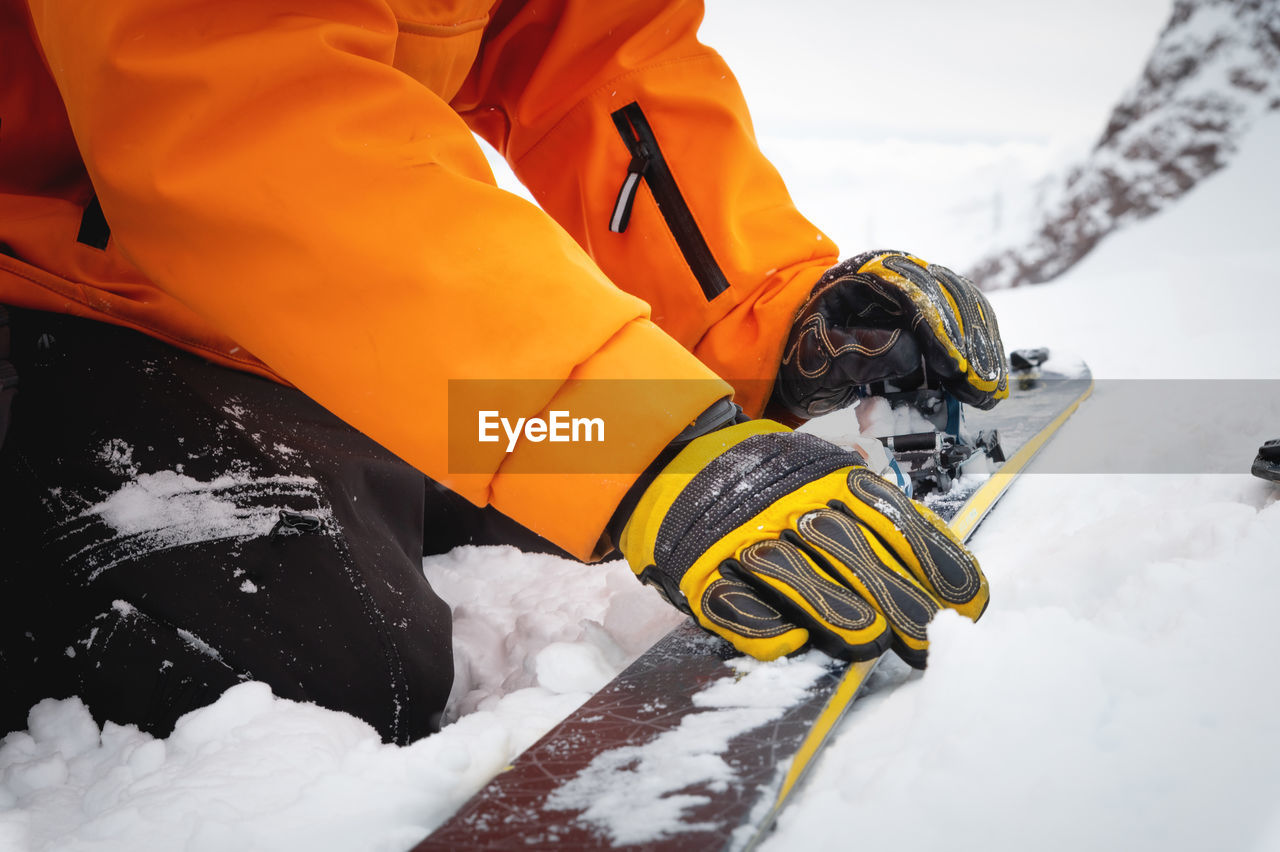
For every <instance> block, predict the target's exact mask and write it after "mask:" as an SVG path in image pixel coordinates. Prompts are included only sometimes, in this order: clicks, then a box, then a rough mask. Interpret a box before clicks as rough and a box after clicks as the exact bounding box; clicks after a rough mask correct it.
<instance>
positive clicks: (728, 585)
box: [697, 566, 809, 660]
mask: <svg viewBox="0 0 1280 852" xmlns="http://www.w3.org/2000/svg"><path fill="white" fill-rule="evenodd" d="M697 614H698V621H699V623H701V624H702V626H703V627H705V628H706V629H708V630H710V631H711V632H713V633H715V634H717V635H719V636H722V637H723V638H725V639H727V640H729V642H730V643H731V644H732V645H733V646H734V647H735V648H737V649H738V650H739V651H742V652H743V653H745V654H749V655H751V656H753V657H756V658H757V659H761V660H772V659H776V658H778V657H783V656H786V655H787V654H791V653H793V652H795V651H798V650H800V649H801V648H803V647H805V645H807V644H808V642H809V633H808V631H807V630H805V629H804V628H803V627H798V626H797V625H796V624H794V623H793V622H791V621H790V620H788V619H787V618H786V617H785V616H784V615H783V614H782V613H781V612H779V611H778V609H777V608H775V607H773V606H771V605H770V604H769V603H768V602H767V601H765V600H763V599H762V598H761V596H760V595H759V594H758V593H757V592H756V590H755V589H754V588H753V587H752V586H751V585H750V584H749V583H747V582H745V581H744V580H743V579H742V578H741V577H739V576H737V575H736V574H734V573H733V572H732V570H731V569H729V573H728V574H727V575H726V571H725V570H724V567H723V566H722V570H721V571H720V572H719V574H718V575H717V576H715V577H714V578H713V579H712V580H711V582H710V583H708V584H707V587H706V589H705V590H704V591H703V593H702V595H701V597H700V598H699V601H698V607H697Z"/></svg>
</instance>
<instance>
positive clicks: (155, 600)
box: [0, 310, 554, 743]
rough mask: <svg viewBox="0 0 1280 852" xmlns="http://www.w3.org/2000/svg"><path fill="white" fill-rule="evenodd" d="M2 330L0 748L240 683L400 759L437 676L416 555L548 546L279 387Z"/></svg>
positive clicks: (116, 341) (447, 652)
mask: <svg viewBox="0 0 1280 852" xmlns="http://www.w3.org/2000/svg"><path fill="white" fill-rule="evenodd" d="M10 323H11V324H10V332H11V348H12V353H11V356H10V359H9V360H10V361H12V363H13V365H14V366H15V367H16V369H17V373H18V376H19V385H18V388H17V394H16V396H15V397H14V400H13V408H12V412H11V413H12V417H11V422H10V425H9V432H8V435H7V437H6V438H5V440H4V443H3V446H2V447H0V602H3V603H2V604H0V695H3V700H2V701H0V732H2V731H8V730H13V729H20V728H24V727H25V726H26V714H27V711H28V709H29V708H30V706H31V705H32V704H33V703H34V702H36V701H38V700H40V699H42V698H45V697H66V696H70V695H79V696H81V698H83V699H84V701H85V703H86V704H87V705H88V706H89V708H90V710H91V711H92V712H93V713H94V715H95V717H96V718H97V719H98V720H99V721H100V722H101V721H103V720H111V721H115V722H119V723H124V724H128V723H132V724H137V725H138V726H140V727H141V728H142V729H143V730H147V731H150V732H153V733H155V734H157V735H164V734H166V733H168V731H170V730H171V729H172V727H173V725H174V723H175V722H176V720H177V719H178V717H179V716H181V715H182V714H184V713H186V712H188V711H190V710H192V709H195V708H197V707H200V706H203V705H206V704H208V703H210V702H212V701H214V700H215V699H216V698H217V697H218V696H219V695H220V694H221V693H222V691H223V690H225V689H226V688H227V687H229V686H232V685H234V684H236V683H238V682H241V681H244V680H260V681H264V682H266V683H267V684H269V685H270V686H271V688H272V689H273V690H274V691H275V693H276V694H277V695H280V696H282V697H285V698H291V699H295V700H299V701H313V702H316V703H318V704H320V705H322V706H325V707H329V708H332V709H335V710H342V711H346V712H349V713H351V714H353V715H356V716H358V717H360V718H362V719H364V720H366V721H367V722H369V723H370V724H371V725H373V726H374V727H375V728H376V729H377V730H378V731H379V733H380V734H381V735H382V737H383V738H384V739H385V740H388V741H393V742H400V743H404V742H409V741H412V740H414V739H417V738H419V737H422V736H424V735H426V734H428V733H431V732H432V731H434V730H436V729H437V728H438V726H439V724H440V717H441V714H442V711H443V709H444V706H445V702H446V700H447V698H448V695H449V689H450V685H451V682H452V677H453V661H452V649H451V644H450V640H451V617H450V611H449V608H448V606H447V605H446V604H445V603H444V602H443V601H441V600H440V599H439V598H438V597H437V596H436V595H435V594H434V593H433V592H432V590H431V587H430V586H429V585H428V583H427V580H426V578H425V577H424V576H423V573H422V556H423V554H424V550H425V552H426V553H429V554H430V553H441V552H444V551H446V550H448V549H450V548H451V547H453V546H455V545H458V544H464V543H469V542H471V543H507V544H515V545H517V546H520V547H523V548H525V549H529V550H543V551H551V552H553V551H554V546H553V545H551V544H550V543H549V542H546V541H545V540H543V539H541V538H539V537H538V536H536V535H535V534H533V533H532V532H529V531H528V530H526V529H524V528H523V527H520V526H519V525H518V524H516V523H515V522H513V521H511V520H510V519H508V518H506V517H504V516H502V515H500V514H498V513H497V512H494V511H493V510H489V509H486V510H481V509H478V508H476V507H475V506H473V505H472V504H470V503H468V502H467V501H466V500H464V499H462V498H461V497H458V496H457V495H455V494H453V493H452V492H450V491H449V490H448V489H446V488H444V487H443V486H441V485H439V484H437V483H435V482H433V481H431V480H430V479H428V478H426V477H425V476H423V475H422V474H421V473H419V472H417V471H416V470H415V469H413V468H411V467H410V466H409V465H408V464H406V463H404V462H403V461H401V460H400V459H398V458H397V457H395V456H394V455H392V454H391V453H389V452H388V451H386V450H385V449H383V448H382V447H381V446H379V445H378V444H376V443H374V442H373V441H372V440H370V439H369V438H367V437H365V436H364V435H362V434H361V433H359V432H357V431H355V430H354V429H352V428H351V427H349V426H347V425H346V424H345V423H343V422H342V421H341V420H339V419H338V418H337V417H335V416H333V415H332V414H330V413H329V412H328V411H326V410H325V409H323V408H321V407H320V406H319V405H317V404H316V403H315V402H313V401H312V400H310V399H309V398H307V397H306V396H305V395H304V394H302V393H301V392H299V391H297V390H295V389H292V388H288V387H284V386H281V385H278V384H276V383H274V382H271V381H268V380H265V379H261V378H258V377H256V376H252V375H248V374H245V373H241V372H237V371H234V370H229V369H226V368H224V367H220V366H217V365H214V364H211V363H209V362H206V361H204V360H202V359H200V358H198V357H196V356H193V355H190V354H188V353H185V352H182V351H180V350H178V349H175V348H173V347H170V346H168V345H166V344H164V343H162V342H159V341H156V340H154V339H152V338H149V337H147V336H145V335H142V334H140V333H137V332H134V331H131V330H128V329H124V328H117V327H114V326H109V325H105V324H102V323H99V322H95V321H91V320H84V319H78V318H74V317H69V316H63V315H58V314H49V313H41V312H33V311H19V310H12V311H10ZM334 357H337V358H340V357H341V353H340V352H335V354H334ZM424 542H425V548H424Z"/></svg>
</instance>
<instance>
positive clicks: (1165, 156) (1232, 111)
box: [969, 0, 1280, 288]
mask: <svg viewBox="0 0 1280 852" xmlns="http://www.w3.org/2000/svg"><path fill="white" fill-rule="evenodd" d="M1278 109H1280V3H1277V2H1276V0H1178V2H1177V3H1176V4H1175V5H1174V9H1173V15H1172V17H1171V18H1170V20H1169V23H1168V25H1167V26H1166V27H1165V29H1164V31H1163V33H1161V35H1160V39H1159V41H1158V42H1157V44H1156V47H1155V49H1154V51H1153V52H1152V54H1151V58H1150V60H1149V61H1148V63H1147V65H1146V68H1145V69H1144V70H1143V72H1142V75H1141V77H1140V78H1139V80H1138V82H1137V83H1136V84H1135V85H1134V86H1133V88H1132V89H1131V90H1130V91H1129V92H1128V94H1127V95H1126V96H1125V97H1124V98H1123V99H1122V100H1121V102H1120V103H1119V104H1118V105H1117V106H1116V108H1115V110H1114V111H1113V112H1112V114H1111V119H1110V121H1109V122H1108V124H1107V127H1106V129H1105V130H1104V131H1103V133H1102V136H1101V138H1100V139H1099V140H1098V142H1097V144H1096V145H1095V146H1094V148H1093V150H1092V151H1091V152H1090V154H1089V156H1088V157H1087V158H1086V159H1085V160H1084V161H1083V162H1081V163H1079V164H1077V165H1076V166H1074V167H1073V168H1071V169H1070V170H1068V171H1067V172H1066V174H1065V175H1063V176H1061V177H1058V178H1052V179H1049V180H1048V181H1047V182H1046V183H1045V184H1044V185H1042V186H1041V187H1040V196H1041V197H1040V198H1039V203H1038V208H1039V209H1038V210H1037V212H1036V214H1035V217H1034V218H1033V219H1032V220H1031V221H1032V222H1033V223H1034V227H1035V228H1036V230H1035V231H1034V233H1031V234H1028V235H1026V236H1025V237H1022V238H1020V241H1019V242H1017V243H1015V244H1014V245H1013V246H1012V247H1011V248H1008V249H1005V250H1003V251H1000V252H997V253H995V254H994V255H993V256H990V257H988V258H986V259H984V260H982V261H980V262H978V263H976V264H974V265H973V266H972V267H971V268H970V271H969V275H970V277H972V278H973V279H974V280H975V281H979V282H982V284H983V286H984V287H987V288H998V287H1008V286H1016V285H1019V284H1036V283H1040V282H1043V281H1048V280H1050V279H1052V278H1053V277H1055V276H1057V275H1059V274H1061V273H1062V272H1063V271H1064V270H1066V269H1068V268H1070V267H1071V266H1072V265H1073V264H1074V263H1076V262H1078V261H1079V260H1080V259H1081V258H1083V257H1084V256H1086V255H1087V254H1088V253H1089V252H1090V251H1092V250H1093V248H1094V247H1095V246H1097V245H1098V243H1099V242H1100V241H1101V240H1102V239H1103V238H1104V237H1106V236H1107V235H1108V234H1110V233H1112V232H1114V231H1115V230H1117V229H1119V228H1122V227H1125V226H1126V225H1127V224H1128V223H1130V222H1134V221H1137V220H1140V219H1143V218H1145V217H1147V216H1150V215H1151V214H1153V213H1155V212H1157V211H1159V210H1162V209H1164V208H1166V207H1168V206H1169V205H1171V204H1172V203H1173V202H1175V201H1176V200H1177V199H1179V198H1180V197H1181V196H1182V195H1183V194H1184V193H1186V192H1187V191H1189V190H1190V189H1191V188H1192V187H1194V186H1195V185H1196V184H1197V183H1199V182H1200V181H1201V180H1203V179H1204V178H1205V177H1207V176H1209V175H1211V174H1213V173H1215V172H1217V171H1218V170H1219V169H1221V168H1223V167H1224V166H1226V165H1227V164H1228V163H1229V162H1230V161H1231V159H1232V158H1233V157H1234V156H1235V154H1236V152H1237V150H1238V149H1239V146H1240V143H1241V140H1242V139H1243V138H1244V137H1246V136H1247V135H1248V133H1249V130H1250V128H1251V127H1252V126H1253V125H1254V123H1255V121H1257V119H1258V117H1259V116H1260V115H1263V114H1265V113H1267V112H1273V111H1275V110H1278Z"/></svg>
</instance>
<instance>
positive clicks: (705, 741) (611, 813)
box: [415, 366, 1093, 852]
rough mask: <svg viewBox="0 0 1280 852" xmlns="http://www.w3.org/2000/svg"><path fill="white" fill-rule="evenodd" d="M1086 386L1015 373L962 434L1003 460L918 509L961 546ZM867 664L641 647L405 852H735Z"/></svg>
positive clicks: (706, 648)
mask: <svg viewBox="0 0 1280 852" xmlns="http://www.w3.org/2000/svg"><path fill="white" fill-rule="evenodd" d="M1092 387H1093V381H1092V378H1091V376H1090V374H1089V372H1088V370H1087V369H1086V368H1084V367H1083V366H1082V367H1081V368H1080V370H1079V372H1076V371H1072V374H1071V375H1064V374H1061V373H1054V372H1048V371H1045V372H1031V373H1025V374H1023V375H1022V376H1021V377H1019V376H1017V375H1015V377H1014V381H1013V387H1012V388H1011V393H1010V398H1009V399H1008V400H1006V401H1004V402H1003V403H1001V404H1000V405H998V406H996V408H994V409H993V410H991V411H989V412H983V411H972V412H969V413H968V414H967V417H968V419H969V425H970V426H972V427H974V428H977V429H982V430H990V429H998V430H999V436H1000V443H1001V445H1002V447H1003V449H1004V455H1005V458H1006V459H1007V460H1006V461H1004V462H1003V464H1001V465H1000V466H999V467H998V468H997V469H996V470H995V472H994V473H990V474H987V475H971V476H964V477H961V478H960V479H958V480H957V481H956V482H955V483H954V485H953V486H952V487H951V488H950V489H949V490H948V492H947V493H946V494H945V495H933V496H932V497H931V498H929V499H926V501H925V502H926V503H927V504H928V505H930V506H931V508H933V509H934V511H937V512H939V514H941V515H942V516H943V517H944V518H945V519H947V521H948V523H949V524H950V526H951V528H952V529H953V530H954V531H955V532H956V533H957V534H959V535H960V536H961V538H964V539H968V538H969V536H970V535H972V533H973V532H974V530H976V529H977V527H978V525H979V524H980V523H981V522H982V520H983V518H985V517H986V515H987V513H988V512H989V511H990V510H991V507H992V506H994V505H995V502H996V501H997V500H998V499H999V498H1000V497H1001V496H1002V495H1003V494H1004V493H1005V491H1006V490H1007V489H1008V488H1009V486H1010V484H1011V483H1012V482H1013V480H1014V479H1015V478H1016V477H1017V475H1018V474H1019V473H1021V472H1022V470H1023V469H1024V468H1025V467H1026V465H1027V463H1028V462H1029V461H1030V460H1031V458H1032V457H1033V456H1034V455H1035V454H1036V453H1037V452H1038V451H1039V450H1040V448H1041V447H1042V446H1043V445H1044V444H1045V442H1047V441H1048V440H1049V438H1050V437H1052V435H1053V434H1054V433H1055V432H1056V431H1057V430H1058V427H1059V426H1061V424H1062V423H1063V422H1064V421H1065V420H1066V419H1067V417H1069V416H1070V414H1071V413H1072V412H1073V411H1074V410H1075V408H1076V406H1077V405H1078V404H1079V403H1080V401H1081V400H1082V399H1084V398H1085V397H1086V396H1088V394H1089V392H1090V390H1091V389H1092ZM878 662H879V661H878V660H872V661H869V662H864V663H853V664H849V663H844V662H841V661H838V660H833V659H831V658H829V657H826V656H825V655H823V654H821V653H819V652H817V651H811V652H809V653H806V654H803V655H800V656H797V657H793V658H791V659H786V660H777V661H774V662H771V663H761V662H758V661H755V660H751V659H749V658H745V657H742V656H741V655H739V654H738V653H737V652H736V651H734V650H733V648H732V647H731V646H729V645H728V643H726V642H724V641H722V640H720V639H718V638H716V637H714V636H711V635H710V634H707V633H705V632H703V631H702V630H701V629H700V628H698V627H697V626H696V625H695V624H693V622H692V621H688V622H686V623H685V624H683V625H682V626H680V627H678V628H676V629H675V630H673V631H672V632H671V633H669V634H668V635H667V636H665V637H663V638H662V639H661V640H659V641H658V642H657V643H656V644H655V645H654V646H653V647H652V648H650V649H649V650H648V651H646V652H645V653H644V654H643V655H642V656H641V657H640V658H639V659H638V660H636V661H635V662H634V663H633V664H632V665H631V666H630V667H628V668H627V669H626V670H624V671H623V672H622V673H621V674H619V675H618V676H617V677H616V678H614V679H613V681H611V682H610V683H609V684H608V685H606V686H605V687H604V688H603V689H602V690H600V691H599V692H598V693H596V694H595V695H594V696H593V697H592V698H591V699H590V700H588V701H587V702H586V703H585V704H583V705H582V707H580V708H579V709H578V710H577V711H575V712H574V713H573V714H572V715H571V716H570V717H569V718H567V719H565V720H564V721H563V722H561V723H560V724H559V725H557V726H556V727H555V728H553V729H552V730H551V731H550V732H549V733H548V734H547V735H546V736H544V737H543V738H542V739H541V740H539V741H538V742H537V743H535V744H534V745H533V746H531V747H530V748H529V749H528V750H527V751H525V752H524V753H523V754H521V755H520V756H519V757H518V758H517V759H516V760H515V761H514V762H513V763H512V765H511V766H510V767H508V768H507V769H506V770H504V771H503V772H501V773H499V775H498V776H497V777H496V778H494V779H493V780H492V781H491V782H490V783H489V784H488V785H486V786H485V787H484V788H483V789H481V790H480V792H479V793H477V794H476V795H475V796H474V797H472V798H471V799H470V800H469V801H467V802H466V803H465V804H464V805H463V806H462V807H461V808H460V809H459V810H458V812H457V813H456V814H454V816H453V817H452V818H450V819H449V821H447V822H446V823H445V824H444V825H442V826H440V827H439V828H438V829H437V830H436V831H435V832H434V833H432V834H431V835H430V836H429V837H427V838H426V839H425V840H424V841H422V843H420V844H419V845H418V846H417V847H415V852H429V850H497V849H514V848H526V849H539V848H550V847H555V848H557V849H600V848H609V847H612V848H626V849H646V850H700V849H707V850H711V849H717V850H718V849H730V850H737V849H745V848H748V847H751V846H754V845H755V844H756V843H757V842H758V841H759V840H760V839H762V838H763V837H764V835H765V833H766V832H767V831H768V829H769V827H770V826H771V825H772V823H773V820H774V818H775V817H776V815H777V813H778V812H779V811H780V810H781V808H782V807H783V805H784V804H785V803H786V801H787V800H788V797H789V796H790V795H791V794H792V792H793V791H794V790H795V788H796V786H797V785H798V783H799V782H800V780H801V779H802V777H803V775H804V773H805V772H806V771H807V770H808V769H809V768H810V767H811V766H812V764H813V759H814V757H815V756H816V755H817V754H818V752H819V751H820V750H821V748H822V746H823V744H824V743H825V741H826V739H827V736H828V735H829V734H830V733H831V731H832V730H833V729H834V727H835V726H836V723H837V722H838V721H839V720H840V718H841V717H842V716H843V714H844V712H845V710H847V709H848V707H849V706H850V705H851V704H852V703H853V701H854V699H856V698H857V696H858V693H859V691H860V690H861V689H862V686H863V684H865V683H866V680H867V678H868V676H869V675H870V674H871V672H872V671H873V670H874V669H875V667H876V664H877V663H878Z"/></svg>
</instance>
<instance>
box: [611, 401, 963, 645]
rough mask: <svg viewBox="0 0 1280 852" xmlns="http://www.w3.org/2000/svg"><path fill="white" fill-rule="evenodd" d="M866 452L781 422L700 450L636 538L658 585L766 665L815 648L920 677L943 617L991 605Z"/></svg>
mask: <svg viewBox="0 0 1280 852" xmlns="http://www.w3.org/2000/svg"><path fill="white" fill-rule="evenodd" d="M859 461H860V459H859V457H858V456H856V455H854V454H853V453H850V452H848V451H847V450H843V449H841V448H840V447H837V446H835V445H834V444H830V443H828V442H826V441H824V440H822V439H821V438H817V437H814V436H813V435H807V434H802V433H798V432H792V431H790V430H789V429H787V428H786V427H785V426H782V425H780V424H778V423H773V422H771V421H768V420H755V421H751V422H747V423H740V424H737V425H734V426H729V427H727V428H724V429H720V430H717V431H714V432H711V433H709V434H705V435H702V436H701V437H698V438H695V439H694V440H693V441H691V442H690V443H689V444H688V445H687V446H686V447H685V448H684V449H683V450H682V451H681V452H680V454H679V455H677V456H676V457H675V458H674V459H673V460H672V461H671V462H670V463H668V464H667V465H666V467H665V468H663V470H662V472H661V473H659V474H658V475H657V477H656V478H655V479H654V480H653V481H652V483H651V484H650V485H649V486H648V488H647V489H646V490H645V492H644V494H643V496H642V497H641V498H640V501H639V503H638V504H637V506H636V508H635V510H634V511H633V512H632V514H631V518H630V520H629V521H628V523H627V525H626V527H625V529H624V530H623V532H622V542H621V546H622V552H623V554H624V555H625V556H626V558H627V561H628V562H630V563H631V568H632V570H633V571H635V572H636V574H638V575H639V576H640V579H641V580H643V581H644V582H646V583H649V584H651V585H654V586H656V587H657V588H658V589H659V590H660V591H661V592H662V593H663V594H664V595H665V596H666V598H667V599H668V600H669V601H671V602H672V603H673V604H675V605H676V606H678V607H680V608H681V609H683V610H685V611H686V612H688V613H690V614H692V615H693V616H694V618H696V619H697V621H698V623H699V624H701V625H702V626H703V627H704V628H706V629H707V630H710V631H711V632H713V633H716V634H718V635H720V636H723V637H724V638H725V639H728V640H729V641H730V642H731V643H733V645H734V646H735V647H736V648H738V649H739V650H740V651H743V652H744V653H747V654H750V655H751V656H753V657H758V658H760V659H762V660H771V659H774V658H776V657H780V656H783V655H785V654H790V653H792V652H794V651H797V650H800V649H802V648H804V647H806V646H807V645H813V646H814V647H817V648H820V649H822V650H823V651H825V652H827V653H828V654H830V655H832V656H834V657H840V658H842V659H847V660H866V659H871V658H872V657H875V656H878V655H879V654H882V653H884V651H885V650H887V649H888V648H889V647H890V646H892V647H893V648H894V650H896V651H897V652H898V654H899V655H900V656H901V657H902V658H903V659H904V660H906V661H907V662H908V663H910V664H911V665H913V666H916V667H923V665H924V662H925V655H926V653H927V649H928V641H927V639H926V636H925V627H926V625H927V624H928V623H929V620H930V619H931V618H932V617H933V615H934V613H935V612H937V611H938V608H939V607H941V606H945V607H950V608H952V609H955V610H958V611H959V612H960V613H961V614H963V615H966V616H968V617H969V618H973V619H976V618H978V616H980V615H981V614H982V611H983V610H984V609H985V608H986V606H987V599H988V590H987V582H986V578H984V577H983V575H982V571H981V570H980V569H979V568H978V563H977V560H975V559H974V557H973V556H972V555H971V554H970V553H969V552H968V551H967V550H965V548H964V545H962V544H961V543H960V541H959V540H958V539H957V538H956V537H955V536H954V535H953V534H952V533H951V531H950V530H948V529H947V526H946V524H944V523H943V522H942V520H941V519H940V518H939V517H938V516H937V515H935V514H934V513H933V512H931V511H929V510H928V509H926V508H925V507H923V506H920V505H918V504H916V503H913V502H911V501H910V500H909V499H907V498H906V497H905V496H904V495H903V494H902V492H900V491H899V490H898V489H897V488H894V487H893V486H892V485H890V484H889V483H887V482H885V481H884V480H883V479H881V478H880V477H878V476H876V475H875V474H873V473H871V472H870V471H868V470H866V469H865V468H863V467H861V466H860V465H859V463H858V462H859Z"/></svg>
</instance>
